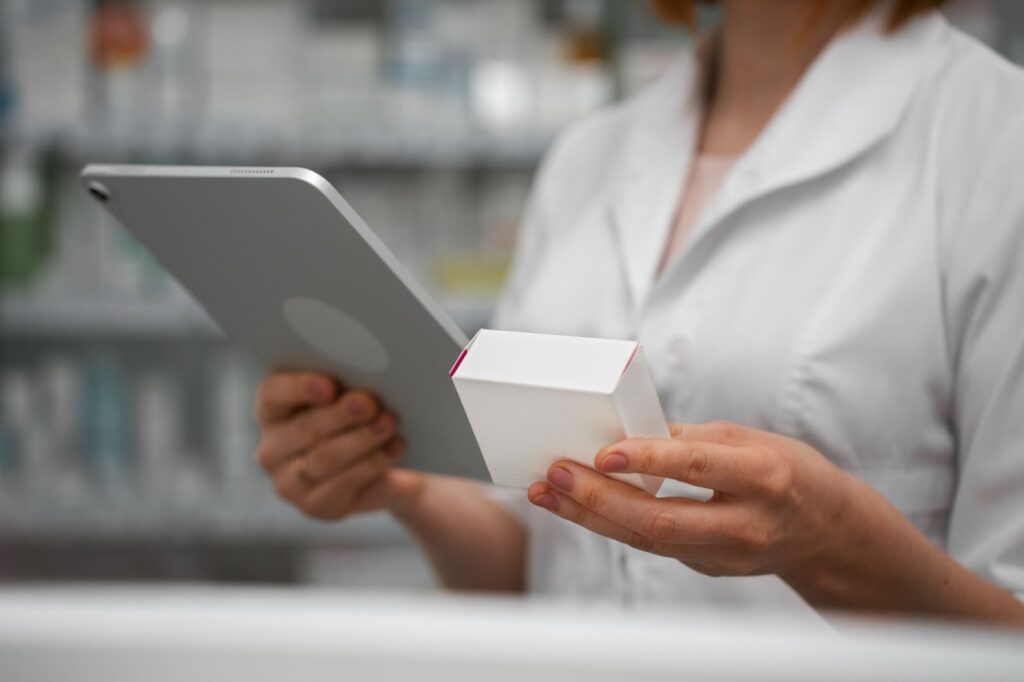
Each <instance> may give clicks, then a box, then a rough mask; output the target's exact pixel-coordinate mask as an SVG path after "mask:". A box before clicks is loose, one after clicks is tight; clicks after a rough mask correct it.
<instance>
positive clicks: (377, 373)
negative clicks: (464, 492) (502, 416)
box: [82, 165, 490, 481]
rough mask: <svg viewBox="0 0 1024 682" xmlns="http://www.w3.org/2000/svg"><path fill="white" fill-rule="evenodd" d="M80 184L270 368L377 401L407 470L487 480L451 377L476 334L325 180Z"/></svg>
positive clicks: (294, 173) (96, 174)
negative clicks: (392, 426)
mask: <svg viewBox="0 0 1024 682" xmlns="http://www.w3.org/2000/svg"><path fill="white" fill-rule="evenodd" d="M82 179H83V181H84V182H85V185H86V188H87V189H88V191H89V192H90V193H91V194H92V195H93V196H94V197H95V198H96V199H97V201H99V202H100V203H101V204H102V205H103V206H104V208H106V209H107V210H108V211H109V212H110V213H111V214H112V215H113V216H114V217H116V218H117V219H118V220H119V221H120V222H121V224H122V225H124V227H125V228H127V229H128V230H129V231H131V233H132V234H134V235H135V236H136V237H137V238H138V239H139V241H141V242H142V243H143V244H144V245H145V246H146V247H147V248H148V249H149V250H150V251H151V252H152V254H153V256H154V257H155V258H156V259H157V260H158V261H159V262H160V263H161V264H162V265H163V266H164V267H165V268H166V269H167V270H168V271H170V272H171V273H172V274H173V275H174V276H175V277H176V278H177V279H178V281H180V282H181V284H182V285H183V286H184V287H185V288H186V289H188V290H189V292H190V293H191V294H192V295H193V296H194V297H195V298H196V299H197V300H198V301H199V303H200V304H201V305H202V306H203V307H204V308H205V309H206V311H207V312H208V313H209V314H210V316H211V317H212V318H213V319H214V320H216V322H217V323H218V324H219V325H220V327H221V329H222V330H223V331H224V332H225V333H226V334H227V335H228V337H230V338H232V339H233V340H234V341H236V342H237V343H239V344H241V345H243V346H245V347H248V348H249V349H251V350H252V351H253V352H255V354H256V356H257V357H258V358H259V359H260V360H261V361H262V362H263V363H264V364H265V365H266V366H267V367H268V368H270V369H304V370H317V371H321V372H325V373H328V374H331V375H333V376H335V377H337V378H338V379H339V380H340V381H341V382H342V384H343V385H345V386H348V387H362V388H366V389H368V390H370V391H372V392H374V393H376V394H377V395H378V396H379V397H380V399H381V400H382V401H383V402H384V404H385V405H387V406H388V407H389V408H390V409H391V410H393V411H395V412H396V413H397V414H398V415H399V419H400V426H399V429H400V432H401V433H402V435H403V436H404V437H405V438H406V439H407V441H408V444H409V448H408V453H407V454H406V456H405V458H404V459H403V463H402V466H405V467H409V468H412V469H417V470H420V471H427V472H432V473H439V474H449V475H453V476H463V477H467V478H475V479H478V480H483V481H489V480H490V478H489V476H488V474H487V468H486V466H485V465H484V461H483V458H482V457H481V455H480V450H479V448H478V446H477V443H476V440H475V438H474V437H473V432H472V430H471V429H470V426H469V422H468V420H467V419H466V414H465V412H464V411H463V409H462V405H461V403H460V402H459V398H458V395H457V394H456V392H455V388H454V386H453V385H452V381H451V379H450V378H449V376H448V372H449V370H450V369H451V366H452V364H453V363H454V362H455V360H456V358H458V356H459V352H460V351H461V350H462V348H463V347H464V346H465V343H466V338H465V336H464V335H463V333H462V332H461V331H460V330H459V328H458V327H457V326H456V325H455V323H454V322H452V320H451V318H449V317H448V315H447V314H445V312H444V311H443V310H442V309H441V307H440V306H439V305H438V304H437V303H436V302H434V301H433V300H432V299H431V298H430V297H429V296H428V295H427V294H426V293H425V292H424V291H423V289H422V288H421V287H420V286H419V285H418V284H417V283H416V282H415V281H414V280H413V278H412V277H411V276H410V275H409V274H408V273H407V272H406V271H405V270H404V269H403V268H402V266H401V265H400V264H399V262H398V261H397V260H396V259H395V257H394V256H393V255H392V254H391V252H390V251H388V249H387V248H386V247H385V246H384V244H383V243H381V241H380V239H378V238H377V236H376V235H375V234H374V233H373V232H372V231H371V230H370V228H369V227H367V226H366V223H365V222H363V220H362V219H361V218H360V217H359V216H358V215H357V214H356V212H355V211H354V210H352V207H351V206H349V205H348V203H346V202H345V200H344V199H342V198H341V196H340V195H339V194H338V192H337V191H336V190H335V189H334V188H333V187H332V186H331V185H330V183H328V182H327V181H326V180H324V179H323V178H322V177H320V176H319V175H317V174H316V173H314V172H312V171H309V170H306V169H303V168H231V167H191V166H126V165H90V166H87V167H86V168H85V170H84V171H82Z"/></svg>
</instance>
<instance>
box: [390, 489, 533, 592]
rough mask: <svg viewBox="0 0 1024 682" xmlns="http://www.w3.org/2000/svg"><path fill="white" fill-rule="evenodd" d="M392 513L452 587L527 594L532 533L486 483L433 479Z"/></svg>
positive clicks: (441, 578)
mask: <svg viewBox="0 0 1024 682" xmlns="http://www.w3.org/2000/svg"><path fill="white" fill-rule="evenodd" d="M392 514H393V515H394V516H395V518H396V519H398V520H399V521H400V522H401V523H402V524H403V525H404V526H405V527H406V528H407V529H408V530H409V531H410V532H411V533H412V534H413V536H414V537H415V538H416V540H417V542H419V544H420V545H421V546H422V547H423V549H424V551H425V552H426V554H427V556H428V558H429V559H430V562H431V564H432V565H433V567H434V570H435V571H436V573H437V575H438V577H439V579H440V580H441V582H442V583H443V584H444V585H445V586H446V587H449V588H452V589H458V590H492V591H509V592H521V591H522V590H523V584H524V575H525V553H526V529H525V528H524V527H523V525H522V524H521V523H519V521H518V520H517V519H516V518H515V517H514V516H513V515H512V514H511V513H509V512H508V511H507V510H505V509H504V508H502V507H501V505H499V504H498V503H496V502H494V501H493V500H491V499H489V498H488V497H487V495H486V494H485V492H484V489H483V488H482V487H481V486H480V485H478V484H476V483H473V482H471V481H465V480H460V479H455V478H447V477H442V476H430V477H429V478H428V479H427V483H426V484H425V485H424V486H423V490H422V491H421V492H420V494H419V495H417V497H416V499H415V500H413V501H411V502H410V503H409V504H407V505H404V506H402V507H400V508H396V509H393V510H392Z"/></svg>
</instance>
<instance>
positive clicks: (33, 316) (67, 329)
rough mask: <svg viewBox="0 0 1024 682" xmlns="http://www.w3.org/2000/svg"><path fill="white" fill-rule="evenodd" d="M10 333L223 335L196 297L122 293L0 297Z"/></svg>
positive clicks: (1, 327) (2, 327) (4, 331)
mask: <svg viewBox="0 0 1024 682" xmlns="http://www.w3.org/2000/svg"><path fill="white" fill-rule="evenodd" d="M0 335H2V336H6V337H18V336H30V337H39V336H42V337H122V336H127V337H134V336H139V337H144V336H218V335H220V331H219V330H218V328H217V326H216V325H215V324H214V323H213V322H212V321H211V320H210V318H209V317H207V316H206V314H205V313H204V312H203V311H202V309H200V308H199V307H198V306H196V305H195V304H193V303H191V302H183V303H166V302H146V301H133V300H117V299H91V298H83V299H81V300H74V299H62V300H45V299H44V300H40V301H27V300H16V299H9V300H6V301H0Z"/></svg>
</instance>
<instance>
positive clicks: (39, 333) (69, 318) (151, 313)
mask: <svg viewBox="0 0 1024 682" xmlns="http://www.w3.org/2000/svg"><path fill="white" fill-rule="evenodd" d="M442 305H443V306H444V307H445V309H446V310H448V313H449V314H450V315H451V316H452V318H453V319H454V320H455V322H456V324H458V325H459V326H460V327H461V328H462V329H464V330H465V331H466V333H467V334H472V333H474V332H475V331H476V330H477V329H479V328H481V327H484V326H486V325H487V324H488V322H489V320H490V318H491V314H492V313H493V310H494V300H493V299H492V298H489V297H458V298H451V299H446V300H444V301H442ZM167 336H182V337H208V338H217V337H219V336H221V332H220V330H219V329H218V327H217V325H216V324H214V322H213V321H211V320H210V318H209V317H208V316H207V315H206V313H205V312H203V310H202V309H201V308H200V307H199V306H197V305H196V304H195V303H192V302H191V301H182V302H177V303H170V302H146V301H134V300H117V299H95V298H92V299H90V298H83V299H81V300H74V299H63V300H45V299H44V300H39V301H36V300H19V299H8V300H0V337H8V338H17V337H32V338H37V337H46V338H55V337H68V338H78V337H81V338H145V337H167Z"/></svg>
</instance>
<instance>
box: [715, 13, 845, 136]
mask: <svg viewBox="0 0 1024 682" xmlns="http://www.w3.org/2000/svg"><path fill="white" fill-rule="evenodd" d="M722 4H723V8H724V10H725V19H724V22H723V23H722V26H721V28H720V29H719V32H718V34H717V36H716V42H715V44H714V49H715V51H716V52H715V58H714V59H713V60H712V63H713V68H712V69H711V72H710V82H709V87H708V101H707V106H706V114H705V120H704V131H703V135H702V138H701V145H700V149H701V151H702V152H705V153H711V154H733V155H738V154H741V153H742V152H743V151H744V150H745V149H746V148H747V147H749V146H750V144H751V143H753V141H754V140H755V139H756V138H757V136H758V134H759V133H760V132H761V130H763V129H764V127H765V126H766V125H767V124H768V121H769V120H771V117H772V116H773V115H774V113H775V112H776V111H777V110H778V108H779V106H781V105H782V103H783V102H784V101H785V99H786V97H788V96H789V94H790V93H791V92H792V91H793V89H794V88H795V87H796V85H797V83H798V82H799V81H800V78H801V77H802V76H803V74H804V72H805V71H806V70H807V68H808V67H809V66H810V65H811V63H812V62H813V61H814V59H815V57H817V56H818V54H819V53H820V52H821V50H822V49H823V48H824V47H825V45H827V44H828V42H829V40H831V39H832V37H833V36H834V35H835V34H836V33H837V32H838V31H839V29H840V28H841V27H842V22H843V12H842V11H841V10H842V9H844V8H845V6H846V4H847V2H846V1H845V0H829V1H827V2H826V1H823V0H773V1H772V2H764V0H723V2H722ZM812 19H814V20H816V21H813V22H812V23H809V21H810V20H812Z"/></svg>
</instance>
